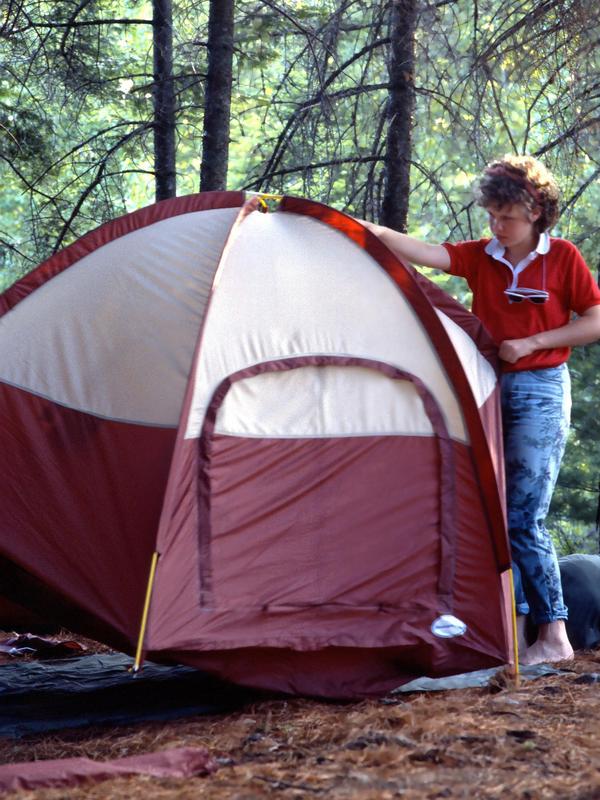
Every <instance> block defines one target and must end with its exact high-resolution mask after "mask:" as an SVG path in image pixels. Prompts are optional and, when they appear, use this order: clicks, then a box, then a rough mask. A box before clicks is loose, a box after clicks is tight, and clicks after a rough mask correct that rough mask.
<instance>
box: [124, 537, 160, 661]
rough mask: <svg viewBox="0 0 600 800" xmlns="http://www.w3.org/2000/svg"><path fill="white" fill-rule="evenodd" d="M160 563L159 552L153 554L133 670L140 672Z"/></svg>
mask: <svg viewBox="0 0 600 800" xmlns="http://www.w3.org/2000/svg"><path fill="white" fill-rule="evenodd" d="M157 563H158V552H156V551H155V552H154V553H153V554H152V562H151V564H150V575H149V576H148V586H147V587H146V599H145V601H144V611H143V613H142V622H141V624H140V635H139V637H138V644H137V650H136V653H135V662H134V664H133V667H132V670H131V671H132V672H134V673H136V672H139V670H140V667H141V665H142V651H143V647H144V637H145V636H146V624H147V622H148V612H149V610H150V600H151V599H152V588H153V586H154V576H155V575H156V565H157Z"/></svg>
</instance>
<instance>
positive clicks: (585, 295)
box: [565, 242, 600, 316]
mask: <svg viewBox="0 0 600 800" xmlns="http://www.w3.org/2000/svg"><path fill="white" fill-rule="evenodd" d="M565 245H566V246H567V247H568V248H569V251H570V252H569V256H570V259H569V260H570V262H571V269H570V276H569V278H570V281H569V282H570V286H569V289H570V306H571V309H572V310H573V311H574V312H575V313H576V314H579V315H580V316H581V314H583V313H584V311H587V310H588V308H591V307H592V306H597V305H600V287H598V284H597V283H596V281H595V280H594V276H593V275H592V273H591V272H590V269H589V267H588V265H587V264H586V263H585V261H584V258H583V256H582V255H581V253H580V252H579V250H578V249H577V248H576V247H575V245H574V244H572V242H565Z"/></svg>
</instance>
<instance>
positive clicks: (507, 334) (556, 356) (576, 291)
mask: <svg viewBox="0 0 600 800" xmlns="http://www.w3.org/2000/svg"><path fill="white" fill-rule="evenodd" d="M489 241H490V240H489V239H479V240H478V241H472V242H460V243H458V244H448V243H446V244H444V247H445V248H446V250H447V251H448V253H449V255H450V269H449V270H448V271H449V272H450V274H451V275H458V276H460V277H461V278H466V279H467V283H468V284H469V287H470V288H471V291H472V292H473V309H472V310H473V313H474V314H476V315H477V316H478V317H479V319H480V320H481V321H482V322H483V324H484V325H485V327H486V328H487V329H488V331H489V333H490V334H491V336H492V338H493V339H494V340H495V342H496V344H497V345H500V344H501V342H503V341H504V340H505V339H523V338H525V337H527V336H532V335H533V334H535V333H540V332H541V331H547V330H552V329H554V328H560V327H562V326H563V325H566V324H567V323H568V322H569V321H570V319H571V313H572V312H573V311H574V312H575V313H576V314H579V315H581V314H583V312H584V311H587V309H588V308H590V307H591V306H595V305H600V288H598V285H597V284H596V282H595V281H594V279H593V277H592V274H591V272H590V270H589V269H588V266H587V264H586V263H585V261H584V260H583V257H582V255H581V253H580V252H579V250H578V249H577V248H576V247H575V245H574V244H572V243H571V242H568V241H566V240H565V239H554V238H551V239H550V250H549V251H548V253H547V254H546V255H545V256H544V255H542V254H539V253H538V255H537V256H536V258H535V259H534V260H533V261H532V262H531V263H530V264H528V265H527V266H526V267H525V269H524V270H523V271H522V272H521V273H520V274H519V281H518V283H519V286H527V287H529V288H532V289H533V288H535V289H541V288H542V287H543V272H542V268H543V259H544V258H545V259H546V285H545V288H546V290H547V291H548V292H549V293H550V297H549V299H548V301H547V302H546V303H543V304H540V305H537V304H534V303H530V302H529V301H528V300H524V301H523V302H521V303H510V302H509V300H508V298H507V297H506V295H505V294H504V290H505V289H507V288H508V287H509V286H510V284H511V281H512V277H513V276H512V272H511V269H510V267H508V266H507V265H506V264H504V263H502V261H498V260H497V259H495V258H493V257H492V256H491V255H488V254H487V253H486V252H485V247H486V245H487V244H488V242H489ZM570 352H571V350H570V348H569V347H557V348H554V349H552V350H536V351H535V352H534V353H532V354H531V355H530V356H526V357H525V358H520V359H519V360H518V361H517V363H516V364H508V363H507V362H503V363H502V368H503V370H504V371H505V372H517V371H519V370H526V369H542V368H545V367H556V366H558V365H559V364H562V363H564V362H565V361H566V360H567V359H568V357H569V354H570Z"/></svg>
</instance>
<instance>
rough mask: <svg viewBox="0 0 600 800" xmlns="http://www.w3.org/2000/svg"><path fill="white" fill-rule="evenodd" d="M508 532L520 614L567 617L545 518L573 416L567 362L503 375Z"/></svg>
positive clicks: (546, 618)
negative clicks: (556, 365)
mask: <svg viewBox="0 0 600 800" xmlns="http://www.w3.org/2000/svg"><path fill="white" fill-rule="evenodd" d="M501 389H502V422H503V427H504V458H505V466H506V499H507V509H508V534H509V538H510V544H511V549H512V558H513V574H514V584H515V600H516V609H517V614H528V613H531V618H532V620H533V622H534V623H535V624H536V625H541V624H543V623H547V622H554V621H556V620H558V619H567V608H566V606H565V604H564V602H563V595H562V586H561V582H560V571H559V568H558V561H557V558H556V551H555V549H554V544H553V542H552V539H551V537H550V534H549V533H548V531H547V529H546V526H545V524H544V520H545V519H546V515H547V513H548V509H549V507H550V501H551V499H552V492H553V491H554V486H555V484H556V479H557V478H558V471H559V469H560V462H561V459H562V456H563V453H564V450H565V444H566V441H567V434H568V430H569V420H570V415H571V380H570V376H569V372H568V369H567V365H566V364H562V365H561V366H559V367H551V368H549V369H538V370H530V371H523V372H507V373H504V374H503V375H502V383H501Z"/></svg>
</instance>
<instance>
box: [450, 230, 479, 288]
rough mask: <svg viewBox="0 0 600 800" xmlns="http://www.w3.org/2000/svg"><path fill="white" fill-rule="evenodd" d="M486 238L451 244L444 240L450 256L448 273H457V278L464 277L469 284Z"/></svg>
mask: <svg viewBox="0 0 600 800" xmlns="http://www.w3.org/2000/svg"><path fill="white" fill-rule="evenodd" d="M486 243H487V240H477V241H469V242H458V243H456V244H451V243H450V242H444V243H443V245H442V247H444V248H445V249H446V250H447V252H448V255H449V256H450V268H449V269H448V272H449V274H450V275H457V276H458V277H459V278H466V279H467V281H468V282H469V285H472V283H473V279H474V277H475V275H474V273H475V271H476V270H477V266H478V264H479V263H480V262H481V258H482V256H483V255H484V252H485V251H484V248H485V245H486Z"/></svg>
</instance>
